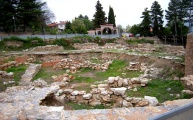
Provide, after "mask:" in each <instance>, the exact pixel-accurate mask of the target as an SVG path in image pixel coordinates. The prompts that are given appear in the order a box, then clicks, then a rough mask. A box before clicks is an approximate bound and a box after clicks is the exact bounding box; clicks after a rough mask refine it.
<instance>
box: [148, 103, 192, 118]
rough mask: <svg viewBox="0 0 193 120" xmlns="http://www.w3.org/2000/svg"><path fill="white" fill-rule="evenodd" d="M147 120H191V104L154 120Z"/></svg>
mask: <svg viewBox="0 0 193 120" xmlns="http://www.w3.org/2000/svg"><path fill="white" fill-rule="evenodd" d="M149 120H193V103H190V104H187V105H184V106H182V107H179V108H177V109H175V110H173V111H170V112H167V113H164V114H161V115H158V116H156V117H154V118H150V119H149Z"/></svg>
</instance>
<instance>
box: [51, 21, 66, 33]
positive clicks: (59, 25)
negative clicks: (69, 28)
mask: <svg viewBox="0 0 193 120" xmlns="http://www.w3.org/2000/svg"><path fill="white" fill-rule="evenodd" d="M65 25H66V22H65V21H60V22H59V23H57V22H54V23H51V24H49V25H48V27H50V28H51V29H54V28H56V29H58V30H59V31H64V29H65Z"/></svg>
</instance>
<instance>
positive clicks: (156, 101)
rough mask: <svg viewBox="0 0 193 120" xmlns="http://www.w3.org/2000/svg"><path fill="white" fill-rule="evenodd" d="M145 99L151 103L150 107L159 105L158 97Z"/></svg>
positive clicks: (146, 97)
mask: <svg viewBox="0 0 193 120" xmlns="http://www.w3.org/2000/svg"><path fill="white" fill-rule="evenodd" d="M144 98H145V99H146V100H148V101H149V105H150V106H157V105H158V103H159V102H158V100H157V98H156V97H151V96H145V97H144Z"/></svg>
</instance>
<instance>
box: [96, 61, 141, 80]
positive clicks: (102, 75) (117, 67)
mask: <svg viewBox="0 0 193 120" xmlns="http://www.w3.org/2000/svg"><path fill="white" fill-rule="evenodd" d="M126 66H127V64H126V61H123V60H115V61H113V63H112V64H111V65H110V66H109V69H108V70H107V71H105V72H98V73H96V76H97V77H98V79H102V80H105V79H107V78H108V77H116V76H120V77H123V78H132V77H138V76H139V75H140V74H142V73H141V72H139V71H127V70H123V68H126ZM123 73H126V75H123Z"/></svg>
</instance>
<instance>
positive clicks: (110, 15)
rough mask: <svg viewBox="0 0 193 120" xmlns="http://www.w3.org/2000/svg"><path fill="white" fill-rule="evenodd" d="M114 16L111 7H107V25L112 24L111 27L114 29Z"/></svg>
mask: <svg viewBox="0 0 193 120" xmlns="http://www.w3.org/2000/svg"><path fill="white" fill-rule="evenodd" d="M115 17H116V16H115V15H114V10H113V8H112V7H111V6H109V15H108V23H109V24H113V26H114V27H115V26H116V24H115Z"/></svg>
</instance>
